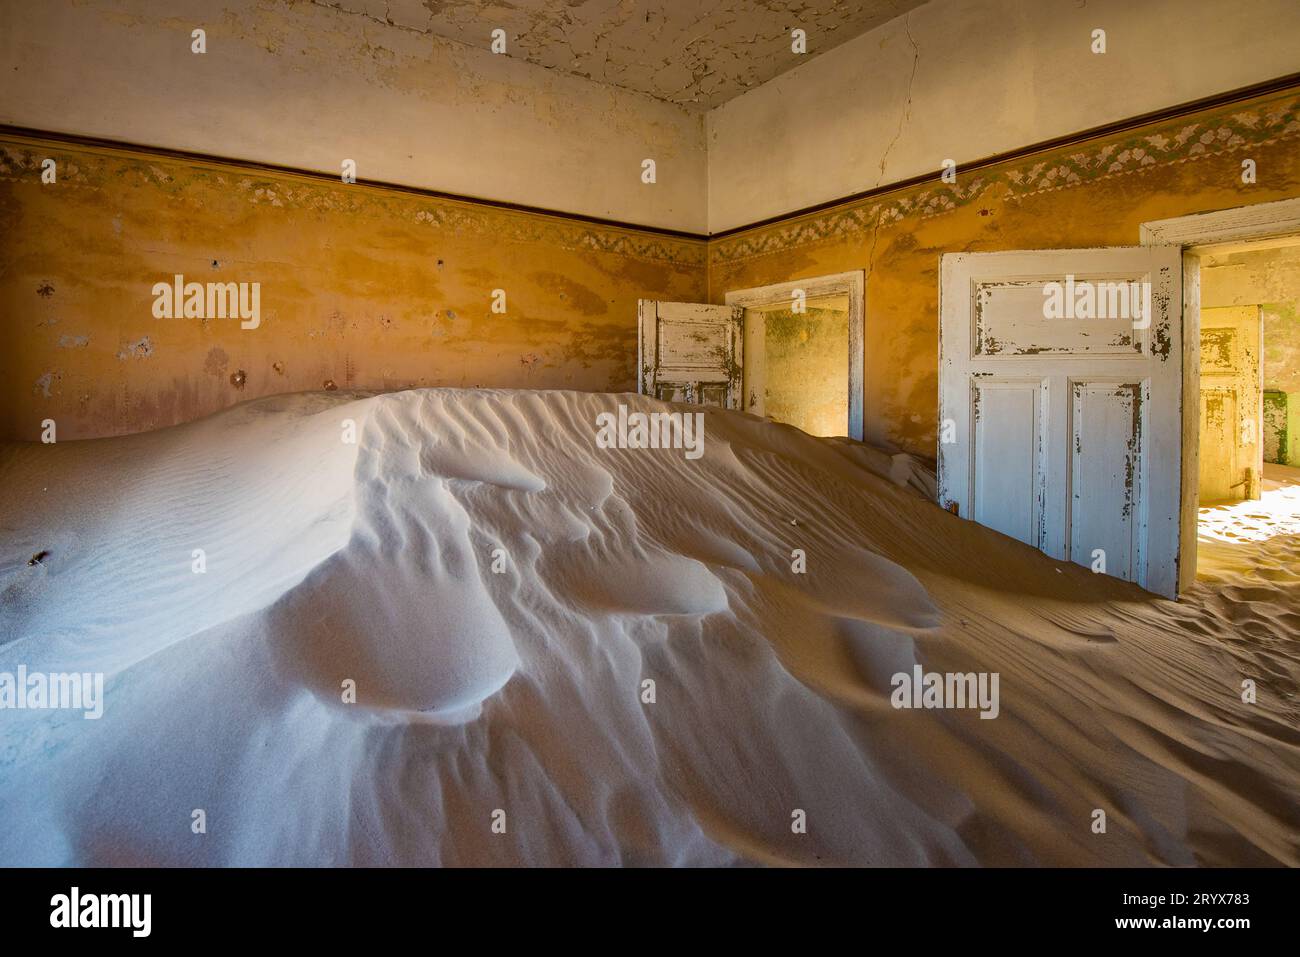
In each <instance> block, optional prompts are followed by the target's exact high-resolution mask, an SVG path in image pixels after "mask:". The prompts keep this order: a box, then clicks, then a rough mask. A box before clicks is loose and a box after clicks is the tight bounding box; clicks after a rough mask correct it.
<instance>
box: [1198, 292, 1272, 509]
mask: <svg viewBox="0 0 1300 957" xmlns="http://www.w3.org/2000/svg"><path fill="white" fill-rule="evenodd" d="M1263 343H1264V328H1263V322H1262V320H1261V319H1260V309H1259V306H1218V307H1211V308H1202V309H1201V397H1200V398H1201V408H1200V420H1201V439H1200V443H1201V445H1200V452H1201V455H1200V467H1199V468H1200V476H1199V478H1200V482H1199V486H1198V488H1199V496H1198V497H1199V499H1200V503H1201V504H1202V505H1209V504H1213V503H1216V502H1236V501H1241V500H1242V499H1247V498H1259V497H1260V495H1261V492H1262V489H1261V480H1262V478H1263V474H1264V445H1263V441H1262V439H1263V437H1262V435H1261V429H1262V425H1263V418H1264V392H1263V388H1262V385H1261V381H1260V380H1261V376H1260V356H1261V355H1262V354H1263Z"/></svg>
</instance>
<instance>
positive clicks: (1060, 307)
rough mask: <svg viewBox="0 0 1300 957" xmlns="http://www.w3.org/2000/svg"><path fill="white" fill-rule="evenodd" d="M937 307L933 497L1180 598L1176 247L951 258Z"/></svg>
mask: <svg viewBox="0 0 1300 957" xmlns="http://www.w3.org/2000/svg"><path fill="white" fill-rule="evenodd" d="M1148 293H1149V295H1148ZM939 301H940V327H939V367H940V371H939V392H940V395H939V408H940V412H939V415H940V436H939V439H940V441H939V455H938V458H939V501H940V504H941V505H943V506H944V507H945V508H947V509H949V511H952V512H955V513H956V514H958V515H960V516H962V517H963V518H969V519H973V520H974V521H977V522H980V523H981V524H984V525H988V526H990V527H992V528H995V529H997V530H998V531H1000V532H1002V533H1004V534H1006V535H1010V536H1011V537H1012V538H1017V539H1019V540H1020V541H1022V542H1027V543H1028V544H1030V545H1033V546H1035V547H1036V548H1040V549H1042V550H1043V551H1044V552H1046V553H1047V554H1048V555H1051V556H1052V557H1053V558H1057V559H1062V560H1068V561H1073V562H1078V563H1079V564H1082V565H1087V566H1089V567H1092V568H1094V569H1097V570H1104V571H1105V573H1106V574H1109V575H1114V576H1116V577H1119V578H1123V579H1126V580H1128V581H1134V582H1137V583H1138V584H1140V585H1142V586H1143V587H1144V588H1147V589H1149V590H1150V591H1153V592H1157V593H1158V594H1162V595H1166V596H1168V597H1171V598H1172V597H1175V596H1176V593H1177V587H1178V558H1179V511H1180V510H1179V504H1180V481H1181V469H1182V431H1183V426H1182V381H1183V380H1182V374H1183V371H1182V263H1181V251H1180V250H1179V249H1178V248H1177V247H1166V246H1140V247H1118V248H1112V249H1066V250H1040V251H1027V252H1023V251H1016V252H997V253H953V254H948V255H945V256H944V257H943V258H942V263H941V269H940V290H939ZM1148 302H1149V306H1148V305H1147V303H1148Z"/></svg>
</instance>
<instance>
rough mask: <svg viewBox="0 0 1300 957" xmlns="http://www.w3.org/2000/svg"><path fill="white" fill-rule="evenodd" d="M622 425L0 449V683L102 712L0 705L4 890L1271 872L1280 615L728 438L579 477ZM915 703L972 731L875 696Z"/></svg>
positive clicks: (359, 422) (908, 472)
mask: <svg viewBox="0 0 1300 957" xmlns="http://www.w3.org/2000/svg"><path fill="white" fill-rule="evenodd" d="M620 404H625V405H626V406H627V407H628V408H629V409H630V410H632V411H633V412H637V411H639V412H643V413H651V412H665V411H669V410H670V407H668V406H665V405H664V404H662V403H658V402H654V401H652V400H648V399H645V398H642V397H638V396H627V395H622V396H611V395H598V394H587V393H564V392H497V391H456V390H421V391H412V392H403V393H396V394H388V395H381V396H361V395H348V394H340V393H328V394H326V393H322V394H312V395H298V396H287V397H276V398H272V399H264V400H259V401H255V402H251V403H247V404H244V405H242V406H239V407H236V408H234V409H231V410H228V411H226V412H223V413H221V414H218V415H216V416H213V417H210V418H208V419H204V420H201V421H198V422H194V423H191V424H188V425H184V426H179V427H176V428H171V429H166V430H163V431H160V432H153V433H148V434H143V435H137V436H130V437H125V438H118V439H108V440H98V441H89V442H66V443H61V444H58V445H53V446H13V445H11V446H7V447H5V448H4V449H3V451H0V483H2V485H0V487H3V488H4V490H5V491H4V498H3V504H2V505H0V541H2V544H0V673H7V674H11V675H12V674H16V673H17V671H18V669H19V668H20V667H22V668H24V669H25V670H26V671H25V673H46V674H60V673H71V672H76V673H86V674H96V673H97V674H102V675H103V701H102V709H103V713H102V716H101V717H99V718H97V719H88V718H87V717H85V716H84V714H83V712H82V711H77V710H73V709H67V708H64V709H51V708H24V709H17V708H13V707H10V708H5V709H4V710H0V864H5V865H15V864H23V865H67V864H88V865H89V864H108V865H121V864H176V865H280V864H283V865H290V864H299V865H335V864H448V865H472V864H589V865H600V864H630V865H666V864H733V863H761V864H803V865H823V864H825V865H831V864H897V865H921V864H940V865H951V864H959V865H969V864H1031V863H1034V864H1117V865H1122V864H1178V865H1185V864H1196V863H1202V864H1267V863H1287V864H1297V863H1300V847H1298V841H1297V827H1298V822H1300V812H1298V810H1297V800H1296V793H1297V782H1298V781H1300V731H1297V705H1296V702H1295V697H1294V691H1295V681H1296V674H1297V669H1296V660H1297V658H1300V655H1297V653H1296V647H1297V642H1296V627H1297V622H1300V615H1296V614H1294V613H1290V614H1289V617H1288V615H1287V614H1279V615H1277V616H1276V617H1275V618H1274V619H1272V623H1273V625H1274V626H1275V627H1274V629H1273V638H1272V640H1271V641H1264V640H1261V641H1257V642H1254V643H1242V642H1240V641H1237V640H1235V639H1236V638H1239V637H1240V636H1239V634H1238V632H1237V629H1236V622H1234V621H1233V620H1232V619H1233V618H1234V617H1236V614H1237V609H1236V607H1235V606H1234V607H1232V608H1226V609H1225V607H1224V606H1222V605H1221V604H1215V603H1212V602H1210V601H1208V600H1205V596H1201V598H1199V599H1198V598H1197V597H1196V596H1193V597H1192V599H1191V600H1189V601H1186V602H1183V603H1180V604H1178V605H1175V604H1173V603H1170V602H1165V601H1161V600H1157V599H1154V598H1151V597H1150V596H1148V595H1146V594H1144V593H1142V592H1140V591H1139V590H1137V589H1136V588H1134V587H1131V586H1128V585H1124V584H1122V583H1119V582H1115V581H1111V580H1107V579H1104V578H1102V577H1100V576H1095V575H1092V574H1091V573H1090V572H1089V571H1088V570H1087V569H1083V568H1079V567H1076V566H1071V565H1062V564H1059V563H1056V562H1053V561H1050V560H1049V559H1047V558H1045V557H1044V556H1042V555H1040V554H1039V553H1038V552H1036V551H1034V550H1032V549H1029V548H1027V547H1025V546H1022V545H1020V544H1019V543H1015V542H1012V541H1010V540H1008V539H1006V538H1003V537H1001V536H999V535H997V534H995V533H993V532H990V531H988V530H985V529H982V528H979V527H978V526H975V525H973V524H971V523H968V522H963V521H961V520H959V519H957V518H955V517H953V516H951V515H948V514H947V513H945V512H943V511H941V510H940V509H938V508H937V507H936V506H935V505H933V504H932V503H931V501H929V500H928V499H927V498H926V497H925V496H924V495H923V494H922V493H921V492H920V491H918V490H920V489H925V488H926V487H927V485H928V482H927V476H926V474H925V473H924V470H923V469H920V468H918V467H915V466H914V465H913V464H912V463H910V461H909V460H908V459H906V457H897V458H894V459H890V457H888V456H886V455H883V454H882V453H879V452H876V451H873V450H871V449H869V448H867V447H864V446H860V445H857V444H855V443H850V442H847V441H832V440H823V439H815V438H811V437H809V436H807V435H804V434H803V433H801V432H798V431H796V430H794V429H791V428H788V427H785V426H778V425H773V424H771V423H767V422H763V421H760V420H757V419H754V418H752V417H749V416H745V415H742V414H738V413H729V412H719V411H716V410H709V411H708V412H707V413H705V415H704V435H703V443H702V446H701V449H702V454H700V455H698V457H687V456H686V455H685V454H683V450H682V449H674V448H658V449H644V448H632V447H602V444H601V443H599V442H598V417H599V416H601V415H602V414H606V415H607V414H610V413H614V412H616V411H617V407H618V405H620ZM676 408H678V410H679V411H680V407H676ZM607 421H608V420H607ZM352 436H354V437H355V441H347V439H348V438H349V437H352ZM606 444H608V443H606ZM618 445H626V443H625V442H622V441H620V442H619V443H618ZM41 553H45V554H44V555H42V556H41V557H40V560H39V561H33V558H34V557H35V556H38V555H41ZM1296 587H1297V586H1296V584H1295V582H1294V577H1293V578H1292V580H1291V581H1289V582H1282V583H1280V584H1277V585H1276V586H1275V590H1274V591H1272V592H1269V593H1268V594H1264V595H1261V596H1258V597H1259V605H1258V607H1260V608H1267V607H1271V606H1270V605H1269V603H1270V602H1276V601H1279V600H1281V599H1280V598H1279V595H1282V594H1283V592H1282V591H1280V590H1279V589H1288V588H1289V589H1291V590H1292V591H1294V589H1295V588H1296ZM1290 600H1291V601H1292V602H1294V599H1290ZM926 674H940V675H943V674H972V675H976V674H978V675H984V676H989V675H996V676H997V685H996V687H997V689H998V698H999V700H998V707H997V709H996V716H994V715H990V714H988V713H987V712H988V709H987V708H986V709H984V716H983V717H982V716H981V710H980V709H979V708H976V707H959V708H954V707H948V708H934V707H926V706H915V707H897V704H898V701H897V696H896V694H895V692H896V690H897V687H898V679H897V676H898V675H907V676H909V679H910V678H911V677H912V676H917V677H918V678H919V677H920V676H923V675H926ZM1243 678H1251V679H1253V680H1255V681H1257V683H1258V688H1259V700H1258V702H1257V703H1255V704H1247V703H1244V702H1243V701H1242V699H1241V682H1242V680H1243ZM986 690H987V688H986ZM909 694H910V692H909ZM909 700H912V699H909ZM914 701H915V704H917V705H922V698H921V696H920V695H919V692H918V693H917V696H916V697H915V699H914ZM1098 810H1100V811H1103V812H1104V819H1105V830H1104V832H1098V830H1097V828H1096V821H1097V815H1096V812H1097V811H1098Z"/></svg>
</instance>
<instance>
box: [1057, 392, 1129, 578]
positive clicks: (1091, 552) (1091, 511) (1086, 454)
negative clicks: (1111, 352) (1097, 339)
mask: <svg viewBox="0 0 1300 957" xmlns="http://www.w3.org/2000/svg"><path fill="white" fill-rule="evenodd" d="M1070 385H1071V393H1072V402H1071V406H1070V433H1071V434H1070V442H1069V455H1070V490H1071V494H1070V515H1069V555H1070V561H1072V562H1077V563H1079V564H1080V565H1088V566H1089V567H1092V566H1093V565H1094V563H1096V562H1097V560H1098V558H1099V557H1101V558H1102V559H1103V560H1104V562H1105V569H1106V573H1107V574H1109V575H1115V576H1116V577H1118V578H1123V579H1126V580H1128V581H1133V580H1134V579H1135V578H1136V571H1137V568H1136V564H1137V563H1136V560H1135V559H1136V554H1135V544H1136V543H1135V541H1134V539H1135V534H1134V533H1135V531H1136V520H1137V508H1138V505H1139V502H1140V499H1141V496H1140V489H1141V481H1142V474H1141V465H1142V463H1141V450H1142V415H1143V401H1142V393H1143V390H1144V387H1145V383H1144V382H1113V381H1111V382H1103V381H1095V380H1093V381H1074V382H1072V383H1071V384H1070ZM1099 553H1100V554H1099Z"/></svg>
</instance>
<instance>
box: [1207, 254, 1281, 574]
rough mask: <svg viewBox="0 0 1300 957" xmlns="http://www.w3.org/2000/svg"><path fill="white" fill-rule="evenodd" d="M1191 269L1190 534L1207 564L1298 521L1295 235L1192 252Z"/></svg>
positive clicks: (1240, 553)
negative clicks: (1196, 383)
mask: <svg viewBox="0 0 1300 957" xmlns="http://www.w3.org/2000/svg"><path fill="white" fill-rule="evenodd" d="M1193 253H1194V254H1196V257H1197V265H1198V269H1199V272H1200V277H1199V278H1200V300H1201V309H1200V315H1201V331H1200V372H1201V383H1200V419H1199V423H1198V425H1199V453H1200V464H1199V468H1198V489H1197V491H1198V503H1197V504H1198V509H1197V537H1198V539H1199V541H1200V543H1201V545H1202V547H1204V546H1206V545H1207V544H1209V543H1216V544H1218V545H1233V544H1236V545H1240V546H1241V547H1240V548H1239V549H1236V550H1234V551H1235V552H1236V553H1237V554H1236V555H1235V556H1234V555H1233V554H1232V552H1230V551H1227V550H1225V549H1223V548H1219V549H1218V550H1217V552H1218V554H1217V558H1216V566H1217V565H1221V564H1223V561H1224V560H1225V559H1228V560H1230V559H1231V558H1233V557H1235V558H1237V559H1238V560H1239V561H1240V562H1241V563H1243V564H1250V563H1253V562H1254V558H1253V557H1252V554H1250V553H1251V552H1252V550H1253V549H1256V548H1257V544H1256V543H1260V542H1265V541H1268V540H1269V539H1271V538H1274V537H1276V536H1278V535H1284V534H1286V535H1294V534H1295V533H1296V531H1297V524H1298V523H1300V502H1298V501H1297V498H1296V493H1297V491H1300V468H1297V466H1300V434H1297V432H1298V429H1297V425H1300V315H1298V314H1297V309H1298V308H1300V235H1297V236H1288V237H1277V238H1275V239H1272V240H1269V241H1266V242H1256V243H1247V244H1235V245H1233V246H1230V247H1226V248H1224V247H1220V248H1217V249H1216V248H1214V247H1210V248H1207V249H1201V250H1193Z"/></svg>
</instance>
